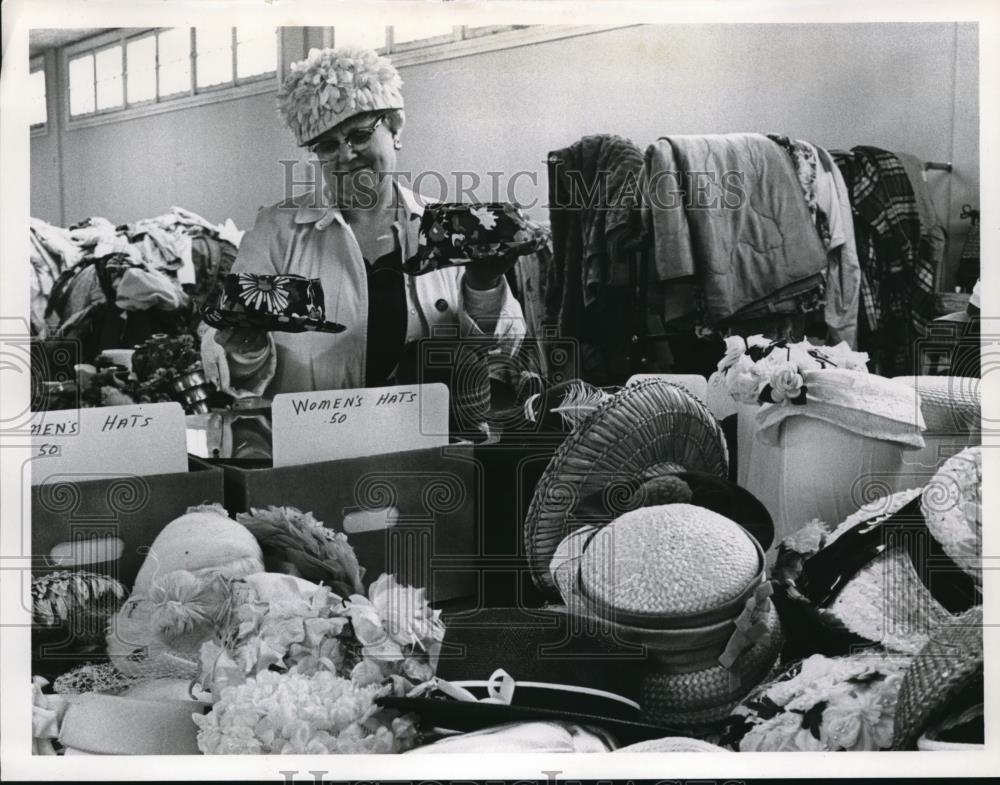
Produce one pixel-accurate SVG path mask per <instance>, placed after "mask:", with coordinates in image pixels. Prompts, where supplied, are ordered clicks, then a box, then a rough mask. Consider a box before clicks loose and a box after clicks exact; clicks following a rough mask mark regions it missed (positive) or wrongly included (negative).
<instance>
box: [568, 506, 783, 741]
mask: <svg viewBox="0 0 1000 785" xmlns="http://www.w3.org/2000/svg"><path fill="white" fill-rule="evenodd" d="M764 565H765V561H764V553H763V550H762V548H761V545H760V543H758V542H757V541H756V540H755V539H754V538H753V537H752V536H751V535H750V534H749V533H748V532H747V531H746V530H745V529H744V528H742V527H741V526H739V525H738V524H736V523H735V522H733V521H731V520H729V519H728V518H725V517H723V516H722V515H719V514H718V513H715V512H712V511H711V510H707V509H705V508H702V507H696V506H693V505H689V504H666V505H660V506H655V507H645V508H641V509H638V510H634V511H632V512H628V513H625V514H624V515H622V516H620V517H619V518H617V519H616V520H615V521H613V522H612V523H610V524H608V525H607V526H605V527H603V528H598V527H588V528H585V529H581V530H578V531H577V532H574V533H573V534H571V535H569V536H568V537H567V538H566V539H565V540H564V541H563V542H562V543H560V547H559V548H558V549H557V551H556V555H555V557H554V558H553V562H552V573H553V577H554V579H555V582H556V584H557V585H558V586H559V589H560V591H561V592H562V595H563V597H564V598H565V601H566V604H567V606H568V607H569V609H570V610H571V611H572V612H573V613H575V614H577V615H578V616H580V617H581V618H590V619H595V620H600V621H602V622H604V623H606V624H607V625H608V626H609V628H610V630H611V631H612V632H613V634H614V636H615V637H616V638H618V640H620V641H622V642H623V643H630V644H634V645H640V646H642V647H643V649H644V651H645V652H646V653H647V660H646V662H645V663H643V665H642V667H641V669H640V670H641V671H642V672H643V674H642V681H641V685H640V702H641V704H642V708H643V714H644V716H645V717H646V718H647V720H649V721H651V722H657V723H661V724H664V725H668V724H669V725H683V726H692V725H695V726H698V725H707V724H711V723H713V722H716V721H718V720H721V719H723V718H724V717H726V715H728V714H729V712H730V711H731V709H732V708H733V706H735V705H736V703H738V702H739V700H740V699H741V698H742V697H743V696H744V695H746V694H747V693H748V692H749V691H750V690H751V689H752V688H753V687H754V686H756V684H758V683H759V682H760V680H761V679H763V678H764V677H765V676H766V675H767V673H768V672H769V671H770V670H771V668H772V667H773V665H774V663H775V661H776V659H777V657H778V654H779V652H780V648H781V640H782V638H781V631H780V625H779V623H778V616H777V613H776V612H775V611H774V609H773V607H772V606H771V603H770V599H769V598H770V584H769V583H768V582H767V581H766V577H765V574H764Z"/></svg>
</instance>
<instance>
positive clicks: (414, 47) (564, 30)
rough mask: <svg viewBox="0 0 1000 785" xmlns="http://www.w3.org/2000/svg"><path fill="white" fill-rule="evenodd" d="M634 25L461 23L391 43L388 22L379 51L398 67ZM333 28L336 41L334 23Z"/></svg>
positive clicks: (634, 25) (633, 25)
mask: <svg viewBox="0 0 1000 785" xmlns="http://www.w3.org/2000/svg"><path fill="white" fill-rule="evenodd" d="M636 26H638V25H636V24H631V25H546V24H527V25H523V24H522V25H482V26H480V27H479V28H474V27H470V26H468V25H461V26H456V27H455V28H454V34H453V35H452V36H451V37H450V38H449V37H448V36H443V35H442V36H435V37H433V38H425V39H420V40H417V41H408V42H406V43H405V44H396V45H393V43H392V34H391V27H392V25H388V26H387V27H386V46H385V47H383V48H381V49H379V50H378V51H379V53H380V54H387V55H388V56H389V57H391V58H392V63H393V65H395V66H396V67H397V68H401V67H404V66H408V65H423V64H425V63H434V62H438V61H441V60H452V59H455V58H458V57H469V56H472V55H478V54H485V53H488V52H496V51H500V50H503V49H513V48H515V47H519V46H528V45H530V44H540V43H546V42H548V41H558V40H561V39H564V38H576V37H578V36H582V35H593V34H595V33H604V32H607V31H610V30H618V29H622V28H626V27H636ZM333 31H334V33H333V34H334V40H336V26H334V28H333Z"/></svg>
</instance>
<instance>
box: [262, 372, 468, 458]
mask: <svg viewBox="0 0 1000 785" xmlns="http://www.w3.org/2000/svg"><path fill="white" fill-rule="evenodd" d="M271 418H272V425H273V440H274V465H275V466H296V465H299V464H303V463H317V462H319V461H335V460H340V459H342V458H359V457H361V456H365V455H382V454H385V453H391V452H404V451H407V450H420V449H424V448H427V447H440V446H443V445H446V444H447V443H448V388H447V387H446V386H445V385H443V384H414V385H406V386H401V387H371V388H368V389H357V390H326V391H321V392H309V393H287V394H284V395H276V396H274V400H273V402H272V404H271Z"/></svg>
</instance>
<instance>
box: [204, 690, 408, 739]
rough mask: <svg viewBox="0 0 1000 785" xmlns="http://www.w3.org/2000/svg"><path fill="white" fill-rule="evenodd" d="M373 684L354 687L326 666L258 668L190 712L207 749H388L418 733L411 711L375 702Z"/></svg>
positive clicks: (375, 695) (376, 694)
mask: <svg viewBox="0 0 1000 785" xmlns="http://www.w3.org/2000/svg"><path fill="white" fill-rule="evenodd" d="M382 693H383V690H382V689H381V688H380V686H379V685H377V684H370V685H365V686H359V685H358V684H356V683H354V682H353V681H351V680H350V679H345V678H343V677H342V676H337V675H336V674H334V673H331V672H330V671H317V672H316V673H313V674H311V675H305V674H302V673H278V672H276V671H272V670H265V671H261V672H260V673H258V674H257V675H255V676H252V677H250V678H248V679H247V680H246V681H245V682H243V683H242V684H239V685H236V686H232V687H228V688H227V689H225V690H223V692H222V696H221V697H220V699H219V700H218V701H216V703H215V704H214V705H213V707H212V711H210V712H209V713H208V714H206V715H200V714H196V715H194V721H195V723H196V724H197V725H198V729H199V730H198V748H199V749H200V750H201V751H202V752H204V753H206V754H222V755H246V754H250V755H265V754H270V753H276V754H286V755H287V754H301V755H327V754H335V753H357V754H361V753H392V752H402V751H403V750H406V749H408V748H410V747H412V746H413V745H414V744H415V742H416V738H417V731H416V722H415V719H414V717H413V716H412V715H404V716H400V715H399V713H398V712H394V711H387V710H385V709H382V708H380V707H378V706H376V705H375V703H374V701H375V698H376V697H378V696H379V695H381V694H382Z"/></svg>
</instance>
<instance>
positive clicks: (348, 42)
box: [333, 24, 385, 49]
mask: <svg viewBox="0 0 1000 785" xmlns="http://www.w3.org/2000/svg"><path fill="white" fill-rule="evenodd" d="M333 44H334V46H336V47H338V48H339V47H342V46H356V47H359V48H361V49H384V48H385V27H384V26H379V25H371V24H368V25H366V24H358V25H354V24H344V25H337V26H336V27H334V28H333Z"/></svg>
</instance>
